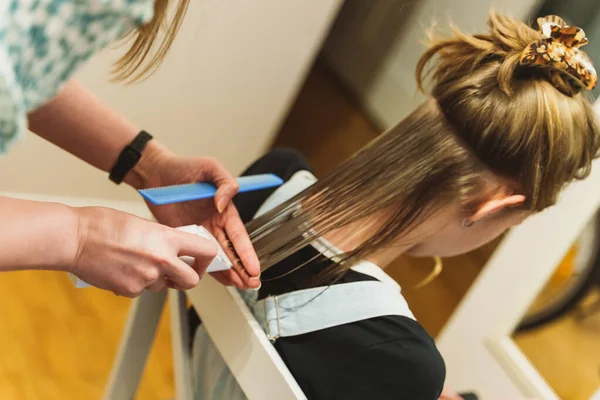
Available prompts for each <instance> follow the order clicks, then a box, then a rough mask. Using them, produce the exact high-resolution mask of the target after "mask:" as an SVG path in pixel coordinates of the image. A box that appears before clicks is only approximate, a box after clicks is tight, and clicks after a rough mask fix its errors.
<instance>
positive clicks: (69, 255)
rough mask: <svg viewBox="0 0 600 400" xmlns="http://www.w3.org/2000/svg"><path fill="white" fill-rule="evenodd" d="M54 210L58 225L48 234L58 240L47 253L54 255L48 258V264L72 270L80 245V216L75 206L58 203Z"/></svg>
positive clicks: (56, 268) (61, 269)
mask: <svg viewBox="0 0 600 400" xmlns="http://www.w3.org/2000/svg"><path fill="white" fill-rule="evenodd" d="M52 212H53V213H54V217H55V224H56V225H57V226H56V227H55V228H51V229H50V231H49V232H48V236H49V237H55V238H56V239H58V240H57V241H56V243H55V245H54V247H53V249H52V250H50V251H49V252H48V253H47V254H49V255H52V256H51V257H48V258H47V264H46V266H47V268H48V269H51V270H56V271H65V272H71V270H72V268H73V260H74V259H75V257H76V254H77V251H78V247H79V240H78V230H79V218H78V216H77V212H76V209H75V208H73V207H69V206H66V205H63V204H57V205H56V209H55V210H54V211H52ZM65 228H66V229H65ZM57 232H60V234H57Z"/></svg>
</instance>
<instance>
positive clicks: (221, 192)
mask: <svg viewBox="0 0 600 400" xmlns="http://www.w3.org/2000/svg"><path fill="white" fill-rule="evenodd" d="M237 191H238V186H237V184H235V185H234V184H230V183H226V184H224V185H221V186H219V188H218V189H217V193H215V206H216V207H217V211H218V212H219V214H222V213H223V211H225V209H226V208H227V206H228V205H229V203H231V200H232V199H233V196H235V195H236V194H237Z"/></svg>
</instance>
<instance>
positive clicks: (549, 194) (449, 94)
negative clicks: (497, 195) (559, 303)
mask: <svg viewBox="0 0 600 400" xmlns="http://www.w3.org/2000/svg"><path fill="white" fill-rule="evenodd" d="M541 37H542V34H541V33H540V32H538V31H536V30H534V29H532V28H530V27H528V26H527V25H525V24H524V23H523V22H521V21H518V20H515V19H512V18H509V17H504V16H501V15H498V14H495V13H494V12H492V13H491V14H490V17H489V32H488V33H486V34H478V35H467V34H464V33H462V32H460V31H458V30H455V31H454V35H453V36H451V37H447V38H437V39H435V38H432V40H431V44H430V46H429V47H428V49H427V50H426V51H425V53H424V55H423V56H422V58H421V59H420V61H419V63H418V66H417V69H416V79H417V83H418V85H419V87H420V88H423V87H424V86H425V82H426V81H427V83H428V84H429V85H428V86H430V87H431V90H430V91H429V93H430V94H431V96H430V98H429V99H428V100H427V101H425V102H424V103H423V104H421V105H420V106H419V107H418V108H417V109H416V110H414V111H413V112H412V113H411V114H410V115H408V116H407V117H406V118H404V119H403V120H402V121H401V122H400V123H398V124H397V125H396V126H394V127H393V128H391V129H390V130H388V131H387V132H385V133H384V134H382V135H381V136H379V137H378V138H377V139H375V140H373V141H372V142H371V143H370V144H368V145H367V146H366V147H364V148H363V149H361V150H360V151H358V152H357V153H356V154H354V155H353V156H352V157H350V158H349V159H348V160H347V161H345V162H344V163H343V164H341V165H340V166H339V167H337V168H336V169H335V170H334V171H333V172H332V173H330V174H329V175H327V176H325V177H324V178H323V179H321V180H320V181H319V182H318V183H316V184H315V185H314V186H312V187H310V188H309V189H307V190H305V191H304V192H302V193H301V194H299V195H297V196H296V197H294V198H293V199H291V200H290V201H287V202H285V203H284V204H282V205H280V206H279V207H277V208H275V209H273V210H272V211H270V212H268V213H266V214H264V215H263V216H261V217H259V218H257V219H255V220H253V221H251V222H250V223H248V224H247V229H248V232H249V234H250V237H251V239H252V242H253V245H254V247H255V249H256V252H257V254H258V257H259V259H260V261H261V265H262V268H263V269H266V268H268V267H270V266H272V265H273V264H275V263H277V262H279V261H281V260H282V259H284V258H286V257H287V256H289V255H291V254H292V253H294V252H296V251H297V250H299V249H301V248H302V247H304V246H306V245H307V244H309V243H310V242H311V241H312V240H314V239H315V238H316V237H317V236H322V235H324V234H327V233H328V232H331V231H334V230H336V229H338V228H340V227H343V226H348V225H349V224H353V225H350V226H353V227H355V229H357V230H362V231H363V233H364V235H365V236H363V237H365V239H364V241H362V243H361V244H360V245H358V247H356V248H354V249H353V250H351V251H349V252H347V253H346V254H344V255H343V256H342V257H340V258H339V259H338V260H337V262H336V263H335V264H334V265H333V266H332V267H331V268H330V269H329V270H327V271H326V273H325V275H328V276H327V279H329V278H331V276H329V275H339V274H341V273H343V272H344V271H346V270H347V269H348V268H349V267H350V266H351V265H352V263H353V262H354V261H356V260H357V259H359V258H363V257H365V256H367V255H369V254H371V253H373V252H375V251H377V250H378V249H381V248H383V247H386V246H390V245H392V244H393V243H394V242H395V241H397V240H398V239H399V238H400V237H402V236H406V235H407V233H409V232H410V231H411V229H413V228H414V227H415V226H417V225H418V224H419V223H420V222H421V221H423V220H425V219H427V218H428V217H429V216H431V215H432V214H433V213H435V212H436V211H438V210H439V209H440V208H441V207H443V206H444V205H446V204H448V203H451V202H456V201H460V202H461V204H462V206H463V210H464V213H465V216H468V215H469V213H470V212H472V211H473V210H474V209H475V208H476V207H477V206H478V205H479V204H480V202H481V201H483V200H485V199H486V193H485V191H484V190H485V189H484V188H486V187H487V185H485V182H486V179H489V178H490V176H493V177H496V178H500V179H502V180H503V181H504V182H509V183H510V184H512V185H514V190H515V191H517V192H519V193H521V194H523V195H525V196H526V202H525V204H524V205H523V207H522V208H523V209H525V210H528V211H532V212H537V211H541V210H543V209H544V208H546V207H548V206H550V205H552V204H554V203H555V202H556V199H557V196H558V194H559V192H560V191H561V190H562V189H563V187H564V186H565V185H566V184H567V183H569V182H570V181H572V180H574V179H582V178H584V177H586V176H587V175H588V174H589V171H590V167H591V162H592V160H593V159H594V158H595V156H596V154H597V152H598V148H599V146H600V131H599V129H598V125H597V122H596V117H595V114H594V112H593V110H592V107H591V104H590V102H589V100H588V98H587V97H586V96H585V95H584V93H580V92H579V88H578V87H575V86H572V81H571V80H569V79H563V76H562V75H561V74H560V73H559V72H556V71H552V70H539V69H528V68H525V67H521V66H520V65H519V56H520V54H521V52H522V51H523V49H524V48H525V47H526V46H528V45H529V44H530V43H532V42H533V41H535V40H538V39H540V38H541ZM323 277H324V278H325V276H323Z"/></svg>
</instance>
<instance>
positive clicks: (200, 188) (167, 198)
mask: <svg viewBox="0 0 600 400" xmlns="http://www.w3.org/2000/svg"><path fill="white" fill-rule="evenodd" d="M237 182H238V184H239V187H240V189H239V193H244V192H251V191H254V190H261V189H269V188H273V187H277V186H280V185H281V184H282V183H283V179H281V178H280V177H278V176H277V175H273V174H263V175H251V176H243V177H240V178H238V179H237ZM139 192H140V194H141V195H142V197H143V198H144V199H146V200H147V201H149V202H150V203H151V204H154V205H163V204H171V203H179V202H183V201H192V200H202V199H208V198H211V197H213V196H214V195H215V193H216V192H217V189H216V187H215V186H214V185H213V184H210V183H205V182H199V183H188V184H184V185H171V186H163V187H157V188H151V189H142V190H140V191H139Z"/></svg>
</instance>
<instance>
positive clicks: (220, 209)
mask: <svg viewBox="0 0 600 400" xmlns="http://www.w3.org/2000/svg"><path fill="white" fill-rule="evenodd" d="M227 202H228V200H227V198H226V197H221V200H219V202H218V203H217V211H218V212H219V214H223V211H224V210H225V207H226V206H227Z"/></svg>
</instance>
